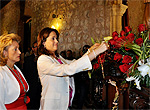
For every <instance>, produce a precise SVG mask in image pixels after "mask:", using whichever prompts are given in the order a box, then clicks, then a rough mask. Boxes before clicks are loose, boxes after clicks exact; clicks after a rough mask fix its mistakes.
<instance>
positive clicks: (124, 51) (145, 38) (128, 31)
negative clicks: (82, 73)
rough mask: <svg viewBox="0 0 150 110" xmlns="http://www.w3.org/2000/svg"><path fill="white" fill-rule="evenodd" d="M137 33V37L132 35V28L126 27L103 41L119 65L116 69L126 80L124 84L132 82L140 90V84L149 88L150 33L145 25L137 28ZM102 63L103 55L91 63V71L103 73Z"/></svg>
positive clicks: (103, 60)
mask: <svg viewBox="0 0 150 110" xmlns="http://www.w3.org/2000/svg"><path fill="white" fill-rule="evenodd" d="M138 32H139V33H138V34H137V35H136V34H134V33H132V28H130V26H127V27H125V31H124V30H122V31H121V32H120V34H118V33H117V32H116V31H115V32H113V33H112V37H110V36H109V37H105V38H104V40H106V41H108V43H109V44H110V47H111V49H112V50H113V53H111V54H113V55H112V56H113V60H114V61H115V62H117V63H118V64H119V67H118V68H119V69H120V71H121V72H122V73H123V74H124V77H125V79H126V80H124V82H126V81H134V82H135V84H136V87H137V88H138V89H141V87H140V84H146V86H148V87H149V86H150V33H149V31H148V29H147V28H146V25H145V24H140V25H139V26H138ZM92 42H93V43H94V40H93V39H92ZM104 62H106V60H105V53H103V54H101V55H100V56H99V57H98V58H97V59H96V61H95V62H94V63H93V71H97V70H102V71H103V66H104V65H103V64H104ZM102 73H103V72H102Z"/></svg>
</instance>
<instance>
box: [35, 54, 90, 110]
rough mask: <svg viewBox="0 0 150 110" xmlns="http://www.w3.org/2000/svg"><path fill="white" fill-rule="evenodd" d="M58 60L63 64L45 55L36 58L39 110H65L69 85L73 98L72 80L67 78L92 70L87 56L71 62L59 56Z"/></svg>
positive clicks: (67, 103) (67, 102)
mask: <svg viewBox="0 0 150 110" xmlns="http://www.w3.org/2000/svg"><path fill="white" fill-rule="evenodd" d="M59 58H60V59H61V61H62V63H63V64H60V63H59V62H58V61H57V60H56V59H55V58H53V57H51V56H47V55H41V56H40V57H39V58H38V61H37V67H38V74H39V77H40V80H41V84H42V94H41V95H42V97H41V106H40V109H41V110H67V108H68V105H69V85H70V86H71V87H72V88H73V96H74V80H73V78H69V76H70V75H74V74H75V73H78V72H80V71H86V70H90V69H92V65H91V62H90V60H89V57H88V56H87V55H85V56H83V57H81V58H80V59H78V60H75V61H73V62H70V61H68V60H65V59H63V58H62V57H61V56H60V57H59ZM72 99H73V97H72Z"/></svg>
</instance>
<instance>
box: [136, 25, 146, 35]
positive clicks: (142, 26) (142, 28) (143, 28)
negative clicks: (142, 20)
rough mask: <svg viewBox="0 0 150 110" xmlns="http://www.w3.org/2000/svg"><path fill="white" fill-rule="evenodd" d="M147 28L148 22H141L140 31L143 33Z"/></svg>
mask: <svg viewBox="0 0 150 110" xmlns="http://www.w3.org/2000/svg"><path fill="white" fill-rule="evenodd" d="M146 30H147V28H146V24H140V25H139V26H138V31H139V33H141V32H142V31H146Z"/></svg>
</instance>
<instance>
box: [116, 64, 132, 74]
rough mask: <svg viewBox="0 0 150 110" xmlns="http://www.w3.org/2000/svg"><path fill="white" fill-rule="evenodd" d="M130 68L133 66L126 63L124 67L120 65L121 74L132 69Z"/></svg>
mask: <svg viewBox="0 0 150 110" xmlns="http://www.w3.org/2000/svg"><path fill="white" fill-rule="evenodd" d="M130 66H132V64H130V65H128V64H126V63H125V64H123V65H120V66H119V69H120V71H121V72H123V73H125V72H126V71H127V70H128V69H129V68H130Z"/></svg>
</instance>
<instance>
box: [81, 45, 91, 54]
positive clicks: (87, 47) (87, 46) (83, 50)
mask: <svg viewBox="0 0 150 110" xmlns="http://www.w3.org/2000/svg"><path fill="white" fill-rule="evenodd" d="M89 48H90V46H89V45H84V46H83V49H82V52H83V54H85V53H86V52H87V51H88V49H89Z"/></svg>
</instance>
